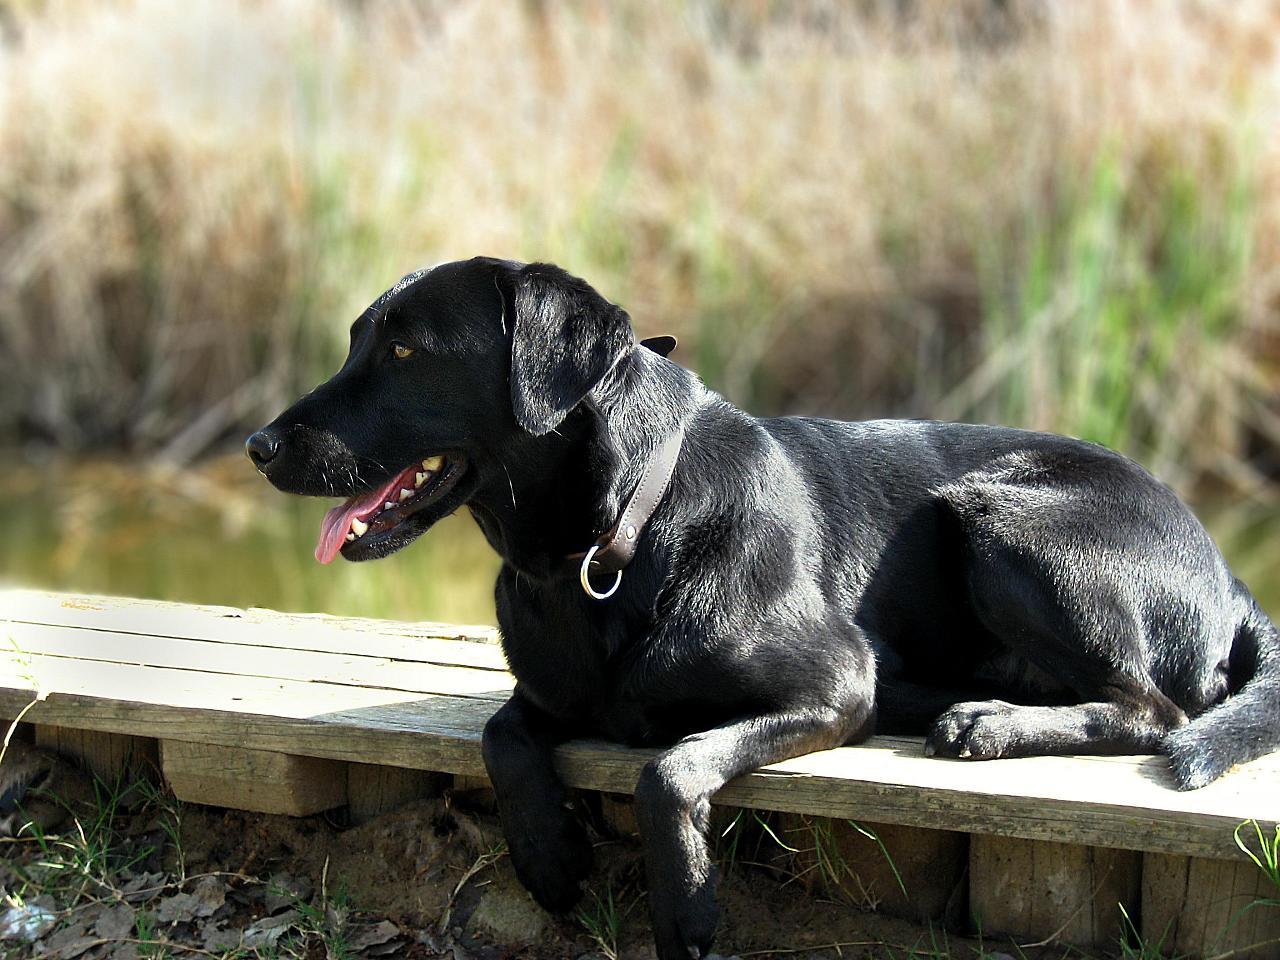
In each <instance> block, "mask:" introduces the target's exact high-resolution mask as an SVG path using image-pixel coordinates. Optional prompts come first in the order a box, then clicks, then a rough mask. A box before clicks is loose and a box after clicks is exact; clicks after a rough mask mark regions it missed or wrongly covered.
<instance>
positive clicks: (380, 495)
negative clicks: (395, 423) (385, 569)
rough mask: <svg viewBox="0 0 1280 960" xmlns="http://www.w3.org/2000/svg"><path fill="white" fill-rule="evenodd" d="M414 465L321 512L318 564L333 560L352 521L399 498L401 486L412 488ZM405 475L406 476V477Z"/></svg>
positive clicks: (317, 553)
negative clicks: (322, 517)
mask: <svg viewBox="0 0 1280 960" xmlns="http://www.w3.org/2000/svg"><path fill="white" fill-rule="evenodd" d="M415 469H417V468H416V467H410V468H409V469H408V470H405V471H403V472H402V473H400V474H397V475H396V476H394V477H392V478H391V479H390V480H388V481H387V482H386V484H384V485H383V486H381V487H379V488H378V489H377V490H373V491H371V492H369V493H362V494H361V495H360V496H358V497H352V498H351V499H350V500H348V501H347V502H346V503H341V504H339V505H338V506H336V507H334V508H333V509H332V510H330V511H329V512H328V513H326V514H325V515H324V520H322V521H321V523H320V541H319V542H318V543H317V544H316V559H317V560H319V561H320V562H321V563H333V558H334V557H336V556H337V555H338V551H339V550H341V549H342V544H343V542H344V541H345V540H346V539H347V534H348V533H350V532H351V521H352V520H363V519H365V518H366V517H368V516H371V515H372V514H375V513H377V512H378V511H379V510H380V509H382V505H383V504H384V503H386V502H387V501H388V500H390V501H391V502H392V503H395V502H396V501H398V500H399V497H400V488H401V486H407V487H408V488H409V489H413V474H414V471H415ZM406 478H407V479H406Z"/></svg>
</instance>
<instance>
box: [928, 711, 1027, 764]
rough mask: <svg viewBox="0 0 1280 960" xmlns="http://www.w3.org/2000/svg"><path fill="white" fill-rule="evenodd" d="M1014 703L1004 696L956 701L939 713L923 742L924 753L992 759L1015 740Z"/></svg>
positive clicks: (1007, 752) (1005, 751)
mask: <svg viewBox="0 0 1280 960" xmlns="http://www.w3.org/2000/svg"><path fill="white" fill-rule="evenodd" d="M1015 709H1016V708H1015V707H1014V706H1013V705H1012V704H1009V703H1005V702H1004V701H1003V700H987V701H983V702H980V703H957V704H956V705H955V706H953V707H950V708H949V709H948V710H947V711H946V712H945V713H943V714H942V716H940V717H939V718H938V720H937V722H936V723H934V725H933V730H932V731H931V732H930V733H929V736H928V738H927V739H926V740H925V742H924V752H925V755H926V756H934V755H935V754H936V755H937V756H940V757H959V758H960V759H962V760H995V759H997V758H999V757H1005V756H1009V755H1010V753H1011V752H1012V750H1013V747H1014V745H1015V744H1016V743H1017V739H1018V737H1017V733H1018V731H1017V727H1016V725H1015V723H1014V720H1013V714H1014V711H1015Z"/></svg>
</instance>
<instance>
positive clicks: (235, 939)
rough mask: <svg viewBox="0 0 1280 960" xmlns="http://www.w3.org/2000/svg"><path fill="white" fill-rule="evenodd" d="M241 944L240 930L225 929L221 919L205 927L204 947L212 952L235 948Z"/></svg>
mask: <svg viewBox="0 0 1280 960" xmlns="http://www.w3.org/2000/svg"><path fill="white" fill-rule="evenodd" d="M238 946H240V931H239V930H228V929H224V928H223V926H222V923H221V921H219V922H218V923H211V924H209V925H208V926H207V927H205V928H204V949H206V950H208V951H209V952H210V953H220V952H222V951H224V950H234V949H235V948H236V947H238Z"/></svg>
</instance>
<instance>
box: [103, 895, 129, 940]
mask: <svg viewBox="0 0 1280 960" xmlns="http://www.w3.org/2000/svg"><path fill="white" fill-rule="evenodd" d="M134 913H135V912H134V909H133V907H131V906H129V905H128V904H127V903H121V904H117V905H116V906H114V907H111V908H110V909H109V910H105V911H103V913H102V915H101V916H100V917H98V922H97V923H96V924H94V927H93V931H94V933H96V934H97V935H98V936H100V937H101V938H102V939H103V940H119V939H120V938H121V937H127V936H130V935H131V934H132V933H133V931H134V927H135V926H136V920H137V918H136V917H135V915H134Z"/></svg>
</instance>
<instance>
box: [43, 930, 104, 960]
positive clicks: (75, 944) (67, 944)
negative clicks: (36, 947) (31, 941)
mask: <svg viewBox="0 0 1280 960" xmlns="http://www.w3.org/2000/svg"><path fill="white" fill-rule="evenodd" d="M88 927H89V924H88V923H87V922H86V921H85V920H79V921H76V922H75V923H72V924H70V925H69V926H66V927H63V928H62V929H61V930H59V931H58V932H57V933H55V934H54V935H53V936H51V937H47V938H45V940H43V941H42V946H43V947H44V949H45V953H46V955H47V956H50V957H57V958H58V960H75V958H76V957H78V956H80V954H82V953H84V952H85V951H86V950H88V949H89V948H90V947H92V946H94V945H95V944H96V943H97V942H98V938H97V937H96V936H87V935H86V933H85V931H86V930H87V929H88Z"/></svg>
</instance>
